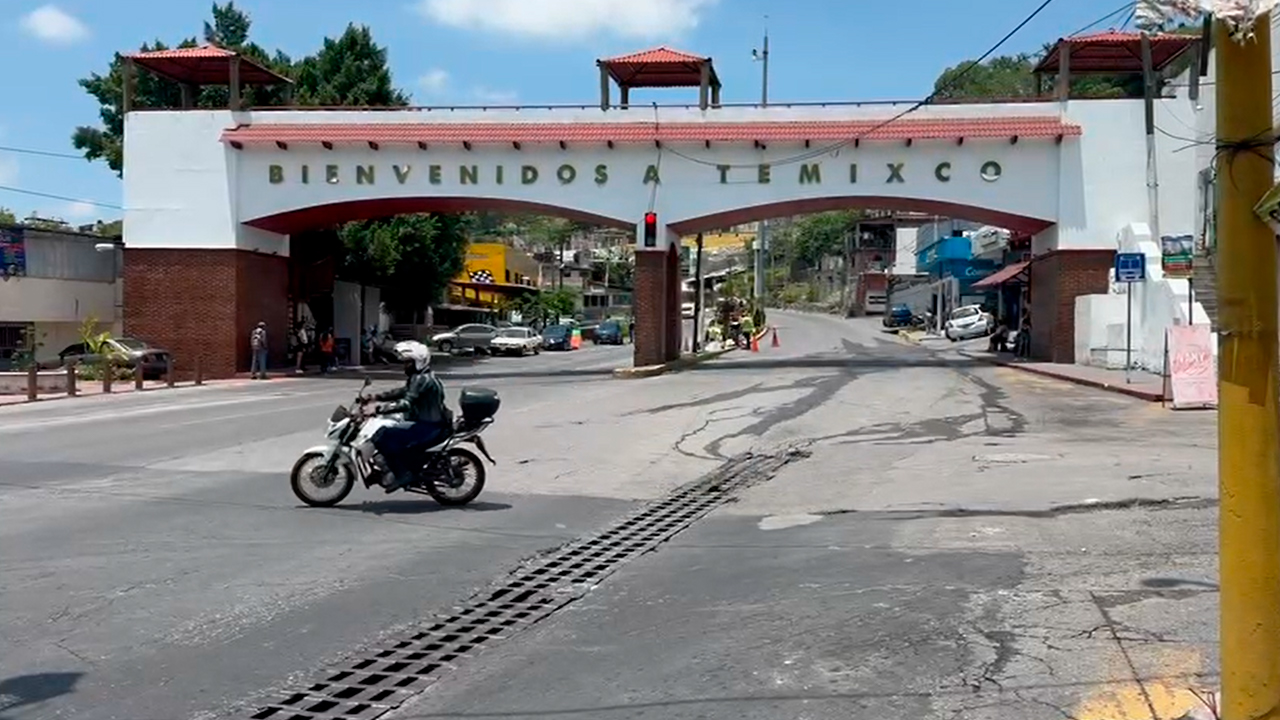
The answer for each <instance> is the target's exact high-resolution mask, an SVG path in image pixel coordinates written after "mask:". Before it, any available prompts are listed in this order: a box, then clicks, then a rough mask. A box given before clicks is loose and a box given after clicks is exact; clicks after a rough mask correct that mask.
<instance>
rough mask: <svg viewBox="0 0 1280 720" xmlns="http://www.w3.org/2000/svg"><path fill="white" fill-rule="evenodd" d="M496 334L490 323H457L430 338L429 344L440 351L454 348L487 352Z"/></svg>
mask: <svg viewBox="0 0 1280 720" xmlns="http://www.w3.org/2000/svg"><path fill="white" fill-rule="evenodd" d="M497 336H498V328H496V327H494V326H492V325H483V324H480V323H473V324H471V325H459V326H458V327H456V328H454V329H452V330H450V331H449V332H443V333H440V334H439V335H436V336H434V337H432V338H431V344H432V345H435V346H436V348H437V349H438V350H439V351H440V352H442V353H446V354H447V353H451V352H453V351H455V350H473V351H475V352H488V351H489V344H490V343H492V342H493V339H494V338H495V337H497Z"/></svg>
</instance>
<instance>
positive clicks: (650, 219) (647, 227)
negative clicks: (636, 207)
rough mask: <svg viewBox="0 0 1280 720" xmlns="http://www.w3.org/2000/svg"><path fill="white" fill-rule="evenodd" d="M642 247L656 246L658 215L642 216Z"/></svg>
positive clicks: (648, 213)
mask: <svg viewBox="0 0 1280 720" xmlns="http://www.w3.org/2000/svg"><path fill="white" fill-rule="evenodd" d="M644 246H645V247H647V248H651V247H657V246H658V214H657V213H652V212H647V213H645V214H644Z"/></svg>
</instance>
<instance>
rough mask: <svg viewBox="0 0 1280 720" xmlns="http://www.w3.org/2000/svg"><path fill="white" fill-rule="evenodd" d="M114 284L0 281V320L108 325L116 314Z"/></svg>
mask: <svg viewBox="0 0 1280 720" xmlns="http://www.w3.org/2000/svg"><path fill="white" fill-rule="evenodd" d="M115 303H116V286H115V283H105V282H88V281H82V280H55V279H51V278H38V277H22V278H17V279H13V280H9V281H8V282H0V321H3V322H37V323H40V322H71V323H75V322H80V321H81V320H83V319H84V318H87V317H90V316H92V317H95V318H98V319H99V320H103V321H106V322H111V320H112V319H113V318H114V317H115V315H116V309H115Z"/></svg>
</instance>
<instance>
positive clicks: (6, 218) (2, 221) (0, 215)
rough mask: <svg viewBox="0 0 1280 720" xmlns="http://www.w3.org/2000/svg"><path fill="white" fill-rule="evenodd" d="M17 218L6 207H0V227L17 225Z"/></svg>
mask: <svg viewBox="0 0 1280 720" xmlns="http://www.w3.org/2000/svg"><path fill="white" fill-rule="evenodd" d="M17 224H18V216H17V215H14V214H13V211H12V210H10V209H9V208H6V207H0V225H17Z"/></svg>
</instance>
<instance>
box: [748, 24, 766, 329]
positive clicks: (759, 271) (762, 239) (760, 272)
mask: <svg viewBox="0 0 1280 720" xmlns="http://www.w3.org/2000/svg"><path fill="white" fill-rule="evenodd" d="M764 19H765V30H764V45H763V46H761V49H760V50H758V51H757V50H752V51H751V57H753V58H755V59H756V60H759V61H760V64H761V66H762V68H763V72H762V73H761V75H762V77H761V84H760V107H761V108H764V107H768V105H769V16H768V15H765V16H764ZM768 245H769V220H768V219H767V218H766V219H764V220H761V221H760V230H759V232H757V233H756V244H755V268H756V273H755V287H754V288H752V291H753V293H754V294H755V298H756V303H758V304H759V305H760V306H761V307H763V306H764V303H765V295H766V293H767V291H766V289H765V282H764V279H765V278H764V274H765V261H764V259H765V252H766V248H767V247H768Z"/></svg>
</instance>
